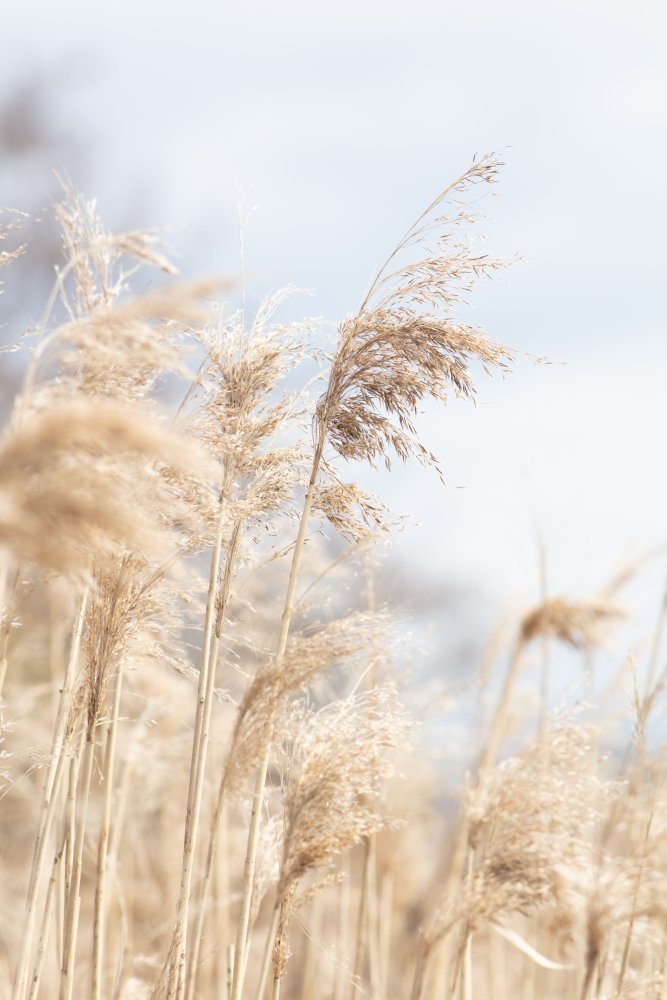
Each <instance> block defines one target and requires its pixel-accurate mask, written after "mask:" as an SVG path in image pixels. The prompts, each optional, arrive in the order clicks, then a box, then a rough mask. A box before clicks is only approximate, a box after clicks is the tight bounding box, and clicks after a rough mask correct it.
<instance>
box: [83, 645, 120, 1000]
mask: <svg viewBox="0 0 667 1000" xmlns="http://www.w3.org/2000/svg"><path fill="white" fill-rule="evenodd" d="M122 689H123V660H122V658H121V661H120V665H119V667H118V673H117V675H116V690H115V692H114V701H113V710H112V715H111V720H110V723H109V727H108V729H107V746H106V754H105V760H104V782H105V785H104V812H103V816H102V829H101V830H100V838H99V844H98V848H97V884H96V887H95V910H94V915H93V959H92V966H93V972H92V985H91V994H90V995H91V1000H100V996H101V991H102V962H103V958H104V944H105V917H106V913H105V910H106V898H105V893H106V875H107V851H108V847H109V830H110V827H111V805H112V800H113V792H114V783H113V777H114V764H115V760H116V736H117V733H118V717H119V714H120V700H121V692H122Z"/></svg>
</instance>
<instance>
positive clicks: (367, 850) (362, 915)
mask: <svg viewBox="0 0 667 1000" xmlns="http://www.w3.org/2000/svg"><path fill="white" fill-rule="evenodd" d="M373 860H374V858H373V844H372V838H371V837H366V839H365V841H364V864H363V868H362V872H361V889H360V897H359V912H358V916H357V946H356V949H355V955H354V981H355V983H361V981H362V976H363V972H364V958H365V955H366V946H367V939H368V908H369V896H370V881H371V865H372V863H373Z"/></svg>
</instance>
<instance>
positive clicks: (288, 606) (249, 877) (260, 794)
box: [231, 423, 326, 1000]
mask: <svg viewBox="0 0 667 1000" xmlns="http://www.w3.org/2000/svg"><path fill="white" fill-rule="evenodd" d="M325 436H326V424H325V423H323V424H322V426H321V430H320V436H319V440H318V442H317V447H316V449H315V455H314V457H313V465H312V469H311V473H310V481H309V483H308V491H307V493H306V498H305V501H304V505H303V510H302V513H301V520H300V522H299V531H298V534H297V537H296V541H295V543H294V551H293V553H292V565H291V568H290V576H289V582H288V584H287V592H286V595H285V605H284V608H283V615H282V620H281V624H280V633H279V636H278V643H277V648H276V660H277V662H278V663H280V661H281V660H282V658H283V656H284V655H285V649H286V648H287V638H288V635H289V630H290V626H291V624H292V615H293V613H294V602H295V597H296V587H297V582H298V579H299V571H300V569H301V559H302V556H303V548H304V543H305V540H306V532H307V529H308V518H309V516H310V510H311V507H312V505H313V499H314V496H315V484H316V483H317V475H318V472H319V468H320V462H321V461H322V452H323V451H324V440H325ZM272 742H273V723H272V721H271V722H270V724H269V725H268V727H267V734H266V739H265V749H264V756H263V759H262V762H261V764H260V766H259V768H258V771H257V778H256V781H255V790H254V793H253V798H252V811H251V815H250V828H249V830H248V845H247V849H246V858H245V863H244V867H243V896H242V899H241V914H240V918H239V922H238V927H237V934H236V958H235V962H234V979H233V982H232V995H231V1000H239V998H240V996H241V990H242V988H243V969H244V966H245V962H244V955H245V949H246V940H247V936H248V926H249V923H250V904H251V901H252V889H253V883H254V879H255V863H256V860H257V845H258V843H259V822H260V817H261V810H262V800H263V798H264V785H265V783H266V775H267V772H268V768H269V757H270V754H271V744H272Z"/></svg>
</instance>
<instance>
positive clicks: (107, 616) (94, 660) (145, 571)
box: [73, 554, 184, 736]
mask: <svg viewBox="0 0 667 1000" xmlns="http://www.w3.org/2000/svg"><path fill="white" fill-rule="evenodd" d="M183 613H184V601H183V590H182V588H181V586H180V585H179V584H178V583H177V582H173V581H171V580H170V579H169V576H168V566H167V565H158V566H151V565H150V564H149V563H147V562H146V561H145V560H144V559H142V558H141V557H139V556H137V555H131V554H124V555H122V556H116V557H114V558H112V559H110V560H109V564H108V566H107V567H104V568H103V569H102V570H100V571H98V573H97V574H96V576H95V580H94V582H93V585H92V587H91V592H90V596H89V599H88V601H87V605H86V611H85V618H84V621H85V630H84V636H83V642H82V649H83V654H84V664H85V666H84V671H83V677H82V680H81V684H80V687H79V690H78V692H77V696H76V698H75V710H74V713H73V714H74V716H76V715H78V713H79V712H80V711H81V710H82V709H83V710H85V712H86V716H87V727H88V734H89V736H90V735H92V732H93V729H94V726H95V724H96V722H97V721H98V719H99V718H100V716H101V715H102V714H103V713H104V711H105V709H106V692H107V688H108V686H109V684H110V682H111V680H112V679H113V677H114V676H115V673H116V671H117V668H118V665H119V663H120V661H121V659H122V660H123V661H124V663H125V664H126V665H128V666H130V665H133V666H137V665H139V664H143V663H145V662H147V661H148V660H154V661H156V662H159V664H160V665H161V667H162V669H164V667H167V666H171V667H172V668H174V669H178V668H179V667H180V666H181V663H182V660H183V657H182V656H181V655H179V654H180V647H181V637H180V634H179V632H180V627H181V625H182V624H183Z"/></svg>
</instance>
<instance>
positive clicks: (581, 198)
mask: <svg viewBox="0 0 667 1000" xmlns="http://www.w3.org/2000/svg"><path fill="white" fill-rule="evenodd" d="M666 11H667V8H665V7H664V5H660V4H657V3H656V2H655V0H650V2H648V0H638V2H634V3H632V4H628V3H627V2H624V3H613V2H612V3H610V2H604V3H602V2H592V3H582V2H581V0H578V2H571V0H564V2H559V3H557V4H556V3H553V4H548V5H545V4H536V3H534V2H509V3H508V2H504V3H497V2H492V0H481V2H477V3H475V4H460V3H457V4H454V3H447V2H440V3H435V2H427V0H413V2H411V3H407V2H406V3H387V2H386V0H385V2H383V3H376V2H367V3H363V2H361V0H357V2H348V0H338V2H337V3H335V4H329V3H327V4H324V3H317V2H313V0H310V2H303V3H301V2H294V0H287V2H277V3H268V2H261V3H252V2H237V3H234V4H230V3H226V2H220V0H219V2H217V3H204V2H188V3H187V4H186V3H185V2H180V3H173V2H172V3H169V2H165V0H159V2H154V3H147V2H144V3H142V2H140V0H139V2H138V0H132V2H130V0H116V2H115V3H113V4H107V3H105V4H98V3H91V2H87V3H77V2H72V0H60V2H59V3H57V4H56V3H51V2H47V0H41V2H37V0H21V3H14V4H9V3H5V4H3V5H2V12H1V13H0V28H1V34H2V60H1V61H0V82H1V83H2V86H3V87H4V88H9V87H11V85H12V84H13V82H16V81H18V80H20V79H22V78H25V76H27V75H29V74H30V73H31V72H32V71H33V70H35V71H37V70H40V71H43V70H48V71H51V70H52V71H55V72H56V75H57V74H60V73H61V71H62V70H63V67H65V68H66V74H69V83H67V84H66V85H65V86H64V87H63V90H62V93H61V94H60V96H59V97H58V99H57V101H55V103H54V107H56V108H57V110H58V113H59V114H60V115H61V117H62V120H63V122H64V123H65V124H66V126H67V127H68V128H69V129H71V131H72V132H73V133H75V134H76V135H78V136H80V137H81V138H82V139H83V140H84V142H85V144H86V145H87V147H88V154H89V155H88V168H87V170H86V174H85V186H86V190H87V193H90V194H95V195H96V196H97V197H98V199H99V202H100V206H101V209H102V211H103V213H104V214H105V215H106V216H107V218H109V219H110V220H111V222H114V220H117V219H122V220H123V222H124V223H125V222H128V221H129V222H131V223H132V224H150V225H154V224H163V223H167V224H170V225H171V226H172V231H171V236H170V239H171V242H172V243H173V244H174V245H175V246H176V247H178V248H179V250H180V252H181V255H182V260H181V263H182V265H183V269H184V270H185V271H186V272H189V271H195V270H199V271H204V272H206V273H211V272H216V271H220V270H222V271H225V272H229V271H231V270H234V269H235V268H236V267H237V257H236V245H237V232H238V230H237V222H236V217H235V212H236V209H235V201H236V189H237V186H240V188H241V189H242V190H244V191H246V192H247V201H248V204H249V205H253V206H254V205H256V206H257V210H256V211H254V212H253V213H252V216H251V218H250V221H249V223H248V226H247V234H246V244H247V266H248V268H249V270H250V271H251V272H252V273H255V274H256V275H257V276H258V277H257V281H258V287H259V288H260V289H261V290H269V289H271V288H276V287H279V286H282V285H284V284H286V283H293V284H295V285H297V286H299V287H301V288H307V289H312V290H313V291H314V295H313V296H312V297H311V298H309V299H304V300H303V302H301V303H299V304H298V305H295V306H293V309H294V310H295V311H296V312H299V311H304V312H306V311H312V312H313V313H314V314H316V315H322V316H324V317H326V319H328V320H337V319H339V318H340V317H341V316H342V315H344V314H345V313H346V312H347V311H351V310H353V309H354V308H355V306H356V305H357V304H358V302H359V299H360V297H361V295H362V292H363V290H364V288H365V286H366V285H367V283H368V279H369V277H370V275H371V272H372V271H373V268H374V267H375V266H376V265H377V263H378V262H379V261H380V260H381V259H383V258H384V256H386V253H387V251H388V250H389V249H390V248H391V246H392V245H393V244H394V242H395V241H396V239H397V238H398V237H399V236H400V235H401V234H402V232H403V231H404V230H405V229H406V228H407V225H409V223H410V222H411V221H412V220H413V218H414V217H415V216H416V215H417V214H418V213H419V211H420V210H421V209H422V208H423V207H424V206H425V205H426V204H427V203H428V202H429V201H430V200H431V199H432V197H433V196H434V194H435V193H436V192H437V191H438V190H439V189H440V188H441V187H442V186H444V184H445V183H447V182H448V181H449V180H451V179H453V178H454V177H455V176H457V175H458V174H460V173H461V172H462V171H463V170H464V169H465V168H466V167H467V165H468V164H469V163H470V161H471V159H472V156H473V155H474V154H475V153H478V154H479V153H484V152H488V151H492V150H495V151H499V152H501V154H502V156H503V158H504V159H505V160H506V163H507V166H506V169H505V171H504V174H503V176H502V179H501V182H500V184H499V186H498V194H499V197H498V198H494V199H490V200H489V201H488V202H487V203H486V204H485V205H484V210H485V211H486V212H488V213H490V214H491V215H492V217H493V218H492V220H491V221H490V222H489V223H488V234H489V240H488V246H489V249H490V250H491V251H492V252H494V253H500V254H503V255H506V256H512V255H514V254H515V253H518V254H520V255H522V256H523V257H524V258H525V262H524V263H522V264H521V265H519V266H517V267H515V268H513V269H512V270H511V271H510V272H508V273H507V274H506V275H504V277H503V280H502V282H498V283H493V284H490V285H488V286H487V287H485V288H484V289H481V290H480V294H479V296H478V297H477V300H476V309H475V312H474V314H473V315H472V316H471V317H469V318H470V319H472V320H473V321H475V322H482V323H483V324H484V325H485V327H486V329H487V330H488V332H489V333H490V334H491V335H492V336H494V337H495V338H497V339H499V340H501V341H504V342H507V343H509V344H512V345H514V346H515V347H517V348H519V349H520V350H522V351H524V352H527V353H529V354H534V355H542V356H545V355H546V356H547V357H548V358H549V359H551V361H552V362H553V364H551V365H548V366H544V365H534V364H533V363H532V362H530V361H528V360H524V361H522V362H520V363H519V364H518V366H517V370H516V372H515V373H514V374H513V375H512V376H511V377H510V378H508V379H505V380H503V381H494V382H493V383H490V382H485V381H483V380H480V392H479V406H478V407H477V409H473V408H472V407H470V406H464V405H456V406H453V407H451V408H447V409H446V410H444V409H442V408H435V407H430V408H429V409H428V413H427V415H426V417H425V419H424V423H423V427H424V434H425V436H426V438H427V440H428V443H429V445H430V446H431V447H432V448H434V449H435V450H436V451H438V452H439V453H440V454H441V456H442V458H443V463H444V467H445V471H446V475H447V479H448V482H449V487H448V488H447V489H441V488H440V487H439V486H438V484H437V481H436V480H435V478H434V477H433V476H432V474H429V473H424V472H422V471H420V470H416V469H414V468H412V467H409V468H408V469H407V470H406V471H405V472H403V473H401V474H400V475H398V474H396V475H392V477H391V478H387V477H380V478H379V479H374V478H373V477H371V476H366V475H365V476H364V478H365V480H366V483H367V484H371V483H374V484H375V485H376V486H377V488H378V489H379V490H380V491H381V492H382V494H383V496H384V497H385V498H386V499H387V500H389V502H390V503H391V504H392V506H393V507H394V508H395V509H397V510H399V511H400V510H404V511H406V512H408V513H410V514H411V515H412V517H413V518H414V519H415V520H416V521H418V522H421V524H422V527H421V528H420V529H410V530H409V531H408V532H406V538H405V539H404V541H403V543H402V544H403V547H404V549H405V551H408V549H410V550H414V551H416V552H417V553H418V554H419V556H420V558H421V560H422V565H423V566H424V568H425V572H426V573H427V575H433V576H436V577H455V578H461V579H464V580H467V581H469V582H471V583H472V584H474V585H479V586H481V587H482V588H483V590H484V591H485V592H486V593H487V594H488V595H491V597H492V599H493V600H494V601H496V602H497V605H498V607H499V608H500V607H501V606H502V605H503V604H505V605H506V604H507V603H510V604H511V603H512V602H514V601H516V602H519V601H523V600H532V599H534V598H535V593H536V590H535V588H536V580H537V568H536V554H535V530H536V525H539V526H540V528H541V530H542V531H543V533H544V535H545V538H546V542H547V545H548V548H549V553H550V577H551V579H550V586H551V588H552V589H553V590H554V591H567V592H568V593H571V594H573V595H575V596H579V595H582V594H583V595H585V594H586V593H587V592H588V591H589V590H590V588H591V587H595V586H596V585H597V584H598V583H600V582H602V581H603V580H604V579H605V576H606V575H607V574H608V573H609V572H611V571H612V570H613V568H614V567H615V565H617V563H618V561H619V560H621V559H622V558H623V557H625V556H628V555H631V554H632V553H636V552H638V551H641V550H642V549H643V548H645V547H647V546H649V545H651V544H658V543H660V542H662V541H663V540H664V539H665V538H667V518H666V516H665V499H666V493H667V489H666V487H667V471H666V468H667V466H666V462H665V455H666V452H667V448H666V446H665V440H664V439H665V428H666V427H667V419H666V418H667V394H666V392H665V378H666V373H667V344H666V341H665V335H664V303H663V297H664V288H665V247H664V242H665V233H666V232H667V218H666V216H667V198H666V196H665V187H666V185H665V163H667V155H666V154H667V129H666V127H665V126H666V124H667V123H666V121H665V105H666V102H665V94H667V61H666V60H665V57H664V53H665V38H666V36H665V28H666V27H667V23H666V22H667V14H666ZM64 166H67V164H62V163H54V167H61V168H62V167H64ZM73 179H74V180H75V181H76V180H77V177H76V176H74V177H73ZM19 190H20V182H19ZM14 193H15V192H12V195H13V194H14ZM8 197H9V194H8V192H3V193H2V196H1V197H0V202H2V203H6V202H7V199H8ZM19 207H21V206H20V205H19ZM128 217H129V218H128ZM654 600H655V602H656V603H657V601H658V600H659V595H658V594H657V593H656V594H655V595H654Z"/></svg>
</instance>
